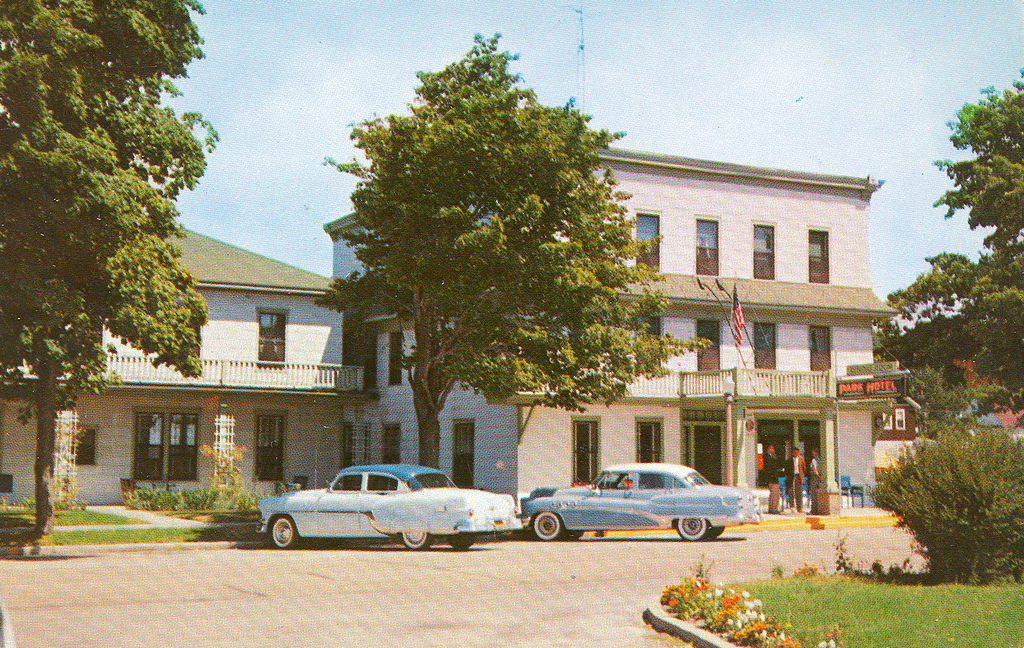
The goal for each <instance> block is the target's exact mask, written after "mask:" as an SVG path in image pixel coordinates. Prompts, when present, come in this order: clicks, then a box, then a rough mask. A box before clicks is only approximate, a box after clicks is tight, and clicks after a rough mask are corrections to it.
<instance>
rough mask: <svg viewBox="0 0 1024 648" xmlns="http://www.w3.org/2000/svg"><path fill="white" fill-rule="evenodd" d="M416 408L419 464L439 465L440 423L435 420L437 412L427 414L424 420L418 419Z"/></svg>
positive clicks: (437, 466) (434, 466) (435, 466)
mask: <svg viewBox="0 0 1024 648" xmlns="http://www.w3.org/2000/svg"><path fill="white" fill-rule="evenodd" d="M418 412H419V410H418V409H417V417H416V418H417V423H418V424H419V428H420V430H419V432H420V434H419V444H420V465H421V466H429V467H431V468H440V467H441V423H440V422H439V421H438V420H437V413H436V412H434V413H433V414H432V415H428V416H427V417H426V420H423V419H420V418H419V414H418Z"/></svg>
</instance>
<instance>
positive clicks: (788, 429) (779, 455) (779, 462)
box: [757, 421, 793, 488]
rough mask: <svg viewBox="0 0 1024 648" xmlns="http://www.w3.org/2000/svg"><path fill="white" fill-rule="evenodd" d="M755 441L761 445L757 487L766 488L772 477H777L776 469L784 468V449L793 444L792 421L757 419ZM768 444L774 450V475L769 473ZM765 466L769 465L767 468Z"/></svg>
mask: <svg viewBox="0 0 1024 648" xmlns="http://www.w3.org/2000/svg"><path fill="white" fill-rule="evenodd" d="M757 442H758V444H760V446H761V465H762V468H761V470H759V471H758V474H757V485H758V487H759V488H767V487H768V484H769V482H771V480H772V478H773V477H775V478H776V479H777V478H778V471H779V469H780V468H784V466H785V461H786V451H787V449H788V448H789V447H790V446H792V445H793V422H792V421H758V422H757ZM768 446H772V447H773V449H774V450H775V470H776V472H775V475H772V474H770V473H771V472H772V471H771V467H770V464H771V463H772V461H771V460H770V459H768ZM765 466H769V467H768V468H767V469H766V468H765Z"/></svg>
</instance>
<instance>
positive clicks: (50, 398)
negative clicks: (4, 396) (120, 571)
mask: <svg viewBox="0 0 1024 648" xmlns="http://www.w3.org/2000/svg"><path fill="white" fill-rule="evenodd" d="M36 373H37V375H38V377H39V391H38V392H36V464H35V478H36V526H35V536H36V537H37V538H39V537H42V536H44V535H47V534H49V533H52V532H53V450H54V445H55V443H56V416H57V412H56V408H55V405H54V402H55V400H56V385H57V377H56V375H55V374H54V371H53V368H52V367H51V366H50V365H49V364H43V365H41V366H39V367H36Z"/></svg>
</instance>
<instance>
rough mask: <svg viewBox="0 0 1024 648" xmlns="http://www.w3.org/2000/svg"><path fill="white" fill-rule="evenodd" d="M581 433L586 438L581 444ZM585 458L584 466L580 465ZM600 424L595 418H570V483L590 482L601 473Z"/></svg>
mask: <svg viewBox="0 0 1024 648" xmlns="http://www.w3.org/2000/svg"><path fill="white" fill-rule="evenodd" d="M581 434H582V435H585V436H586V438H587V444H586V447H583V446H581V444H580V442H579V440H580V438H581ZM581 459H585V463H586V465H585V466H582V465H581ZM600 459H601V425H600V421H598V420H597V419H573V420H572V483H574V484H582V483H586V484H591V483H593V482H594V480H595V479H597V476H598V475H600V474H601V463H600Z"/></svg>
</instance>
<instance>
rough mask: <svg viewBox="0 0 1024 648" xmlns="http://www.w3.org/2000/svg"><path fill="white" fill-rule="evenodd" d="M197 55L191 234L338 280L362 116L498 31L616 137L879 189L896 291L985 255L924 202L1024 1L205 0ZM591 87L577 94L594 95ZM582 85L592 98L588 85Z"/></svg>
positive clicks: (879, 249) (394, 102)
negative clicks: (960, 116)
mask: <svg viewBox="0 0 1024 648" xmlns="http://www.w3.org/2000/svg"><path fill="white" fill-rule="evenodd" d="M204 4H205V7H206V10H207V15H205V16H200V17H198V18H197V19H196V22H197V24H198V25H199V28H200V32H201V33H202V35H203V37H204V38H205V40H206V44H205V45H204V47H203V49H204V51H205V53H206V58H205V59H204V60H201V61H198V62H196V63H193V65H192V66H191V67H190V69H189V75H190V78H189V79H185V80H181V81H180V83H179V84H178V85H179V88H180V89H181V90H182V92H183V93H184V96H183V97H180V98H178V99H175V100H174V101H173V105H174V106H175V108H176V109H178V110H179V111H180V110H198V111H200V112H202V113H203V115H204V116H205V117H206V118H207V119H209V120H211V121H212V122H213V123H214V125H215V127H216V128H217V130H218V131H219V133H220V136H221V142H220V144H219V146H218V147H217V150H216V151H215V152H214V153H213V154H212V155H210V156H209V158H208V161H209V168H208V170H207V172H206V175H205V176H204V178H203V179H202V182H201V184H200V186H199V187H198V188H197V189H196V190H195V191H193V192H190V193H187V194H185V195H183V196H182V197H181V199H180V200H179V210H180V211H181V213H182V224H183V225H185V226H186V227H188V228H190V229H193V230H195V231H198V232H201V233H203V234H207V235H210V236H214V237H216V238H219V239H222V240H224V241H227V242H229V243H233V244H235V245H239V246H241V247H244V248H247V249H250V250H253V251H256V252H259V253H261V254H265V255H267V256H270V257H272V258H275V259H280V260H282V261H285V262H287V263H290V264H292V265H295V266H298V267H300V268H304V269H306V270H310V271H313V272H317V273H320V274H323V275H330V272H331V248H330V241H329V239H328V237H327V235H326V234H325V233H324V232H323V229H322V226H323V223H325V222H329V221H331V220H333V219H335V218H338V217H339V216H342V215H344V214H346V213H348V212H349V211H350V203H349V200H348V196H349V193H350V192H351V190H352V188H353V187H354V185H355V181H354V179H353V178H351V177H348V176H344V175H342V174H340V173H338V172H337V171H335V170H333V169H331V168H327V167H324V166H323V165H322V162H323V159H324V158H325V157H327V156H331V157H334V158H336V159H339V160H346V159H349V158H351V157H352V156H353V155H355V154H356V150H355V149H354V148H353V147H352V144H351V142H350V140H349V134H350V132H351V126H352V124H353V123H355V122H358V121H361V120H364V119H366V118H369V117H371V116H373V115H375V114H377V115H386V114H389V113H395V112H402V111H404V110H405V107H406V105H407V104H408V103H409V102H411V101H412V99H413V98H414V94H413V90H414V88H415V87H416V85H417V84H418V82H417V79H416V77H415V73H416V72H417V71H419V70H428V71H436V70H438V69H440V68H442V67H444V66H445V65H446V64H447V63H449V62H451V61H454V60H456V59H458V58H459V57H461V56H462V55H463V54H464V53H465V52H466V51H468V50H469V48H470V47H471V46H472V39H473V35H474V34H475V33H480V34H483V35H486V36H489V35H491V34H493V33H495V32H500V33H501V34H502V35H503V38H502V47H503V49H506V50H508V51H510V52H513V53H518V54H519V55H520V59H519V61H518V62H516V63H515V65H514V68H513V69H514V70H515V71H517V72H519V73H520V74H521V75H522V76H523V81H524V84H525V85H527V86H529V87H532V88H533V89H534V90H536V91H537V94H538V97H539V98H540V100H541V101H542V102H543V103H545V104H549V105H561V104H564V103H565V102H566V101H567V100H568V99H569V98H570V97H577V98H578V101H579V102H582V104H583V107H584V108H585V111H586V112H587V113H588V114H591V115H593V120H592V122H591V124H592V125H593V126H595V127H599V128H607V129H609V130H613V131H624V132H625V133H626V135H625V137H624V138H623V139H621V140H620V141H619V142H618V143H617V146H620V147H623V148H630V149H636V150H642V151H651V152H657V153H667V154H672V155H681V156H686V157H695V158H703V159H710V160H719V161H724V162H733V163H738V164H750V165H757V166H765V167H775V168H782V169H790V170H797V171H812V172H821V173H834V174H840V175H852V176H859V177H863V176H868V175H870V176H871V177H872V178H876V179H881V180H885V185H884V186H883V187H882V189H881V190H880V191H878V192H877V193H876V194H875V196H874V198H873V200H872V225H871V238H870V240H871V260H872V277H873V279H874V285H875V291H876V293H878V295H879V296H880V297H882V298H884V297H885V295H886V294H887V293H888V292H890V291H892V290H894V289H896V288H900V287H903V286H906V285H908V284H909V283H910V282H911V281H913V279H914V278H915V277H916V276H917V275H918V274H919V273H920V272H922V271H924V270H925V269H926V268H927V264H926V263H925V261H924V258H925V257H926V256H930V255H933V254H936V253H938V252H941V251H944V250H945V251H956V252H964V253H968V254H975V253H976V252H977V251H978V250H979V249H980V248H981V238H982V235H981V234H980V233H976V232H970V230H969V229H968V228H967V224H966V217H965V215H962V214H961V215H958V216H957V217H955V218H954V219H952V220H949V221H946V220H944V219H943V217H942V216H943V210H941V209H937V208H933V207H932V204H933V203H934V202H935V200H937V199H938V198H939V197H940V196H941V195H942V193H943V191H945V190H946V189H948V188H949V187H950V183H949V181H948V179H947V178H946V176H945V175H944V174H943V173H942V172H940V171H939V170H938V169H936V168H935V166H934V165H933V162H934V161H935V160H937V159H942V158H950V157H956V156H957V152H956V151H954V149H953V148H952V146H951V145H950V143H949V132H950V131H949V129H948V127H947V126H946V123H947V122H949V121H950V120H952V119H953V118H954V115H955V112H956V110H957V109H958V108H960V107H961V106H962V105H963V104H964V103H967V102H976V101H977V100H978V99H979V98H980V97H981V95H980V93H979V91H980V89H981V88H984V87H987V86H990V85H994V86H996V87H997V88H1006V87H1009V86H1010V85H1011V84H1012V83H1013V82H1014V81H1015V80H1017V79H1019V78H1020V68H1022V67H1024V20H1022V0H970V1H968V0H949V1H942V2H940V1H937V0H936V1H930V2H925V1H917V2H911V1H907V0H886V1H863V2H830V3H825V2H819V1H813V0H809V1H803V0H786V1H775V0H749V1H747V0H739V1H729V0H693V1H689V2H667V1H655V0H634V1H632V2H629V3H623V2H620V1H614V0H583V2H582V7H583V11H584V16H585V18H584V43H585V85H584V84H581V82H580V74H579V65H578V56H577V54H578V44H579V38H580V23H579V15H578V13H577V10H578V9H579V8H580V6H581V3H580V0H531V1H527V0H518V1H517V0H506V1H504V2H496V1H473V0H462V1H452V2H440V1H438V2H430V1H427V0H404V1H402V2H375V1H370V0H361V1H360V0H346V1H340V0H335V1H328V0H305V1H303V2H284V3H280V2H277V3H270V2H263V1H255V0H247V1H245V2H238V1H237V0H206V2H205V3H204ZM583 87H585V91H584V92H581V88H583ZM581 95H582V96H581Z"/></svg>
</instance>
